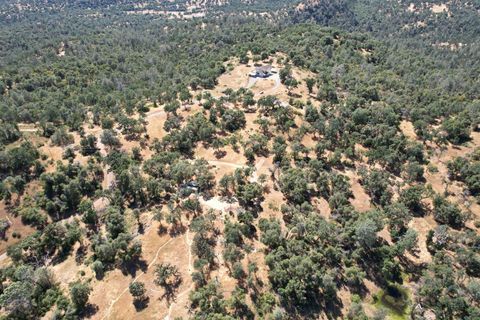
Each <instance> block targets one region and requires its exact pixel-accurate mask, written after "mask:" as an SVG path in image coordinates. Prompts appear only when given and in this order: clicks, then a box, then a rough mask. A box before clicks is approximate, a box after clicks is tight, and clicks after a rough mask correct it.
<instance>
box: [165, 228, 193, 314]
mask: <svg viewBox="0 0 480 320" xmlns="http://www.w3.org/2000/svg"><path fill="white" fill-rule="evenodd" d="M185 244H186V246H187V251H188V272H189V274H192V271H193V261H192V260H193V258H192V244H193V239H190V229H187V232H186V233H185ZM193 287H194V283H193V282H192V284H191V285H190V286H189V287H188V288H187V289H185V290H183V291H182V292H180V293H179V294H178V295H177V296H176V297H175V298H176V299H178V298H180V297H182V296H184V295H185V294H187V293H189V292H190V291H192V289H193ZM176 304H177V303H176V302H172V303H171V304H170V306H169V307H168V313H167V315H166V316H165V317H164V318H163V319H164V320H170V319H171V316H172V311H173V308H174V307H175V306H176Z"/></svg>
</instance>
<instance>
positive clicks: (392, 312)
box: [373, 284, 410, 320]
mask: <svg viewBox="0 0 480 320" xmlns="http://www.w3.org/2000/svg"><path fill="white" fill-rule="evenodd" d="M373 300H374V303H373V305H374V306H375V307H376V308H377V309H380V308H384V309H385V310H387V312H388V318H389V319H392V320H406V319H408V315H409V314H410V296H409V293H408V290H407V289H406V288H404V287H402V286H400V285H397V284H389V285H387V287H386V288H385V289H384V290H380V291H379V292H378V293H377V294H376V295H374V296H373Z"/></svg>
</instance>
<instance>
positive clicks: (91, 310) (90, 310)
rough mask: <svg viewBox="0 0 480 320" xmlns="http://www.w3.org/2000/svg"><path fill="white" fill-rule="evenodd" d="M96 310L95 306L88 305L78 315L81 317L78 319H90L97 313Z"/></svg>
mask: <svg viewBox="0 0 480 320" xmlns="http://www.w3.org/2000/svg"><path fill="white" fill-rule="evenodd" d="M98 310H99V308H98V306H97V305H96V304H93V303H88V304H87V305H86V306H85V308H83V310H82V312H81V313H80V316H81V317H80V318H81V319H86V318H91V317H93V316H94V315H95V314H96V313H97V312H98Z"/></svg>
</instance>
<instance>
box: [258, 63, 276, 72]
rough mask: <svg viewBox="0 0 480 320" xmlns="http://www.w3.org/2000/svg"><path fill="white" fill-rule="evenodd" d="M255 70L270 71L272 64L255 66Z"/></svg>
mask: <svg viewBox="0 0 480 320" xmlns="http://www.w3.org/2000/svg"><path fill="white" fill-rule="evenodd" d="M255 71H257V72H270V71H272V66H271V65H266V66H258V67H255Z"/></svg>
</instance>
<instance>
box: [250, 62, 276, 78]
mask: <svg viewBox="0 0 480 320" xmlns="http://www.w3.org/2000/svg"><path fill="white" fill-rule="evenodd" d="M271 75H272V66H271V65H265V66H257V67H255V73H253V74H252V76H253V77H258V78H268V77H270V76H271Z"/></svg>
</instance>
